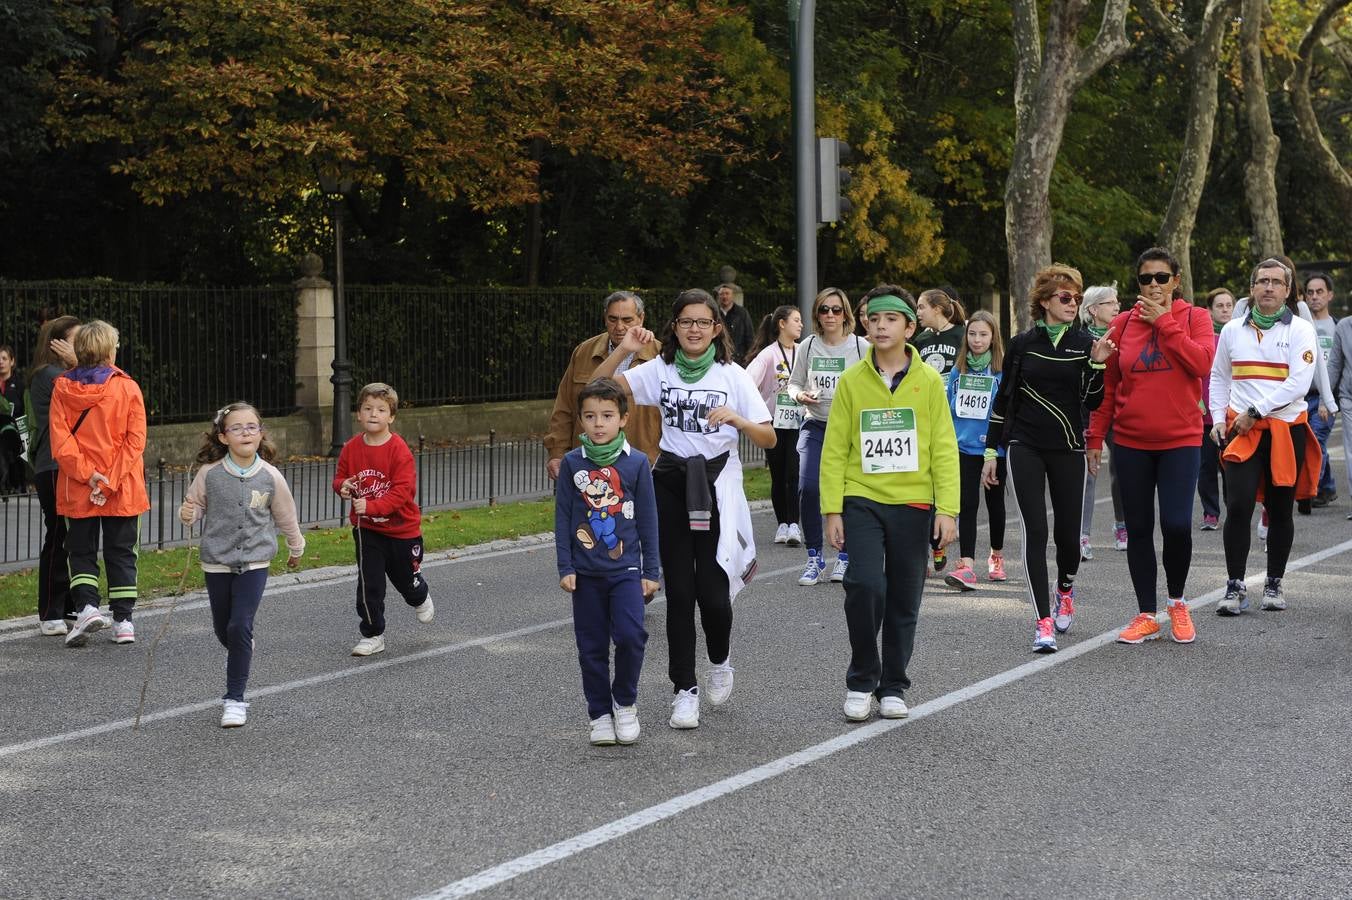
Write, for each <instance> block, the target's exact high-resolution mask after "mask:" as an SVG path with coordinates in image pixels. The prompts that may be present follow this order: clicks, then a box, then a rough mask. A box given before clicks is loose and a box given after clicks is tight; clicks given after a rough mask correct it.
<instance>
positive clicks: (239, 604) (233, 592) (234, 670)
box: [206, 569, 268, 701]
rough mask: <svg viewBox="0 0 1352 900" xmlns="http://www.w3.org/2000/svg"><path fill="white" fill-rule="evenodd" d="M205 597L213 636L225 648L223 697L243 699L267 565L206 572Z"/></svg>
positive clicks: (266, 581) (251, 658)
mask: <svg viewBox="0 0 1352 900" xmlns="http://www.w3.org/2000/svg"><path fill="white" fill-rule="evenodd" d="M206 582H207V599H208V600H210V601H211V626H212V628H213V630H215V632H216V640H218V641H220V642H221V646H222V647H224V648H225V649H226V653H227V655H226V658H225V699H226V700H239V701H243V700H244V686H245V684H247V683H248V681H249V664H250V663H251V662H252V661H253V623H254V616H255V615H257V613H258V604H260V603H262V602H263V588H264V587H266V586H267V583H268V570H267V569H250V570H249V571H247V572H241V573H239V574H235V573H233V572H207V573H206Z"/></svg>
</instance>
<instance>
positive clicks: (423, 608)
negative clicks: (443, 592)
mask: <svg viewBox="0 0 1352 900" xmlns="http://www.w3.org/2000/svg"><path fill="white" fill-rule="evenodd" d="M413 612H414V614H415V615H417V617H418V621H419V622H422V623H423V624H424V625H425V624H427V623H428V622H430V621H432V617H433V616H435V615H436V614H437V608H436V607H435V606H433V605H432V598H431V597H428V598H427V599H426V600H424V601H423V602H422V603H419V604H418V605H417V606H415V607H413Z"/></svg>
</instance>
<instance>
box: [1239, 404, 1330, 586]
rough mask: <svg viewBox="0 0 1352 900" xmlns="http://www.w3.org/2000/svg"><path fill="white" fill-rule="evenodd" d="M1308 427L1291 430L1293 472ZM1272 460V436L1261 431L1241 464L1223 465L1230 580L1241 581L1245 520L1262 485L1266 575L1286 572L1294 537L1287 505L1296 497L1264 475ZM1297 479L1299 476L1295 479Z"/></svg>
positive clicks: (1246, 542) (1301, 465)
mask: <svg viewBox="0 0 1352 900" xmlns="http://www.w3.org/2000/svg"><path fill="white" fill-rule="evenodd" d="M1308 434H1309V429H1308V428H1307V427H1306V426H1305V425H1296V426H1294V427H1292V429H1291V446H1292V447H1293V448H1294V449H1295V451H1296V473H1297V475H1299V473H1300V471H1301V470H1302V469H1304V468H1305V439H1306V437H1307V436H1308ZM1271 459H1272V435H1271V433H1270V432H1268V431H1266V430H1265V431H1264V432H1263V435H1262V437H1260V438H1259V439H1258V448H1257V449H1256V450H1254V451H1253V455H1252V456H1250V457H1249V458H1248V459H1246V460H1244V462H1241V463H1235V462H1227V463H1224V466H1225V530H1224V532H1223V534H1224V535H1225V571H1226V573H1227V575H1228V577H1229V578H1230V579H1232V580H1234V581H1243V580H1244V569H1245V568H1246V567H1247V566H1248V563H1249V535H1250V534H1251V533H1252V532H1251V531H1250V530H1249V523H1250V521H1251V520H1252V519H1253V508H1254V505H1255V504H1256V503H1257V502H1258V488H1259V487H1260V486H1261V487H1262V488H1263V508H1264V509H1266V510H1267V515H1268V537H1267V574H1268V577H1269V578H1281V577H1282V576H1283V575H1285V574H1286V561H1287V559H1289V558H1290V556H1291V543H1292V541H1294V540H1295V537H1296V523H1295V522H1294V521H1293V520H1292V518H1291V506H1292V504H1293V503H1294V502H1295V499H1296V487H1295V485H1291V486H1290V487H1274V486H1273V485H1272V484H1271V481H1270V479H1269V477H1268V472H1269V466H1270V461H1271ZM1297 481H1299V478H1297Z"/></svg>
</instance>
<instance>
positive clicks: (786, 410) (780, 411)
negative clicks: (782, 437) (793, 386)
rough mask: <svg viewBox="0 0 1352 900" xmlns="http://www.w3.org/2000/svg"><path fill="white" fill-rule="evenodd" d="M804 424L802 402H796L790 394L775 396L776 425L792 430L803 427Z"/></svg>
mask: <svg viewBox="0 0 1352 900" xmlns="http://www.w3.org/2000/svg"><path fill="white" fill-rule="evenodd" d="M802 426H803V407H802V404H799V403H795V402H794V399H793V398H792V397H790V396H789V395H788V394H778V395H776V396H775V418H774V427H776V428H787V429H790V430H793V429H796V428H801V427H802Z"/></svg>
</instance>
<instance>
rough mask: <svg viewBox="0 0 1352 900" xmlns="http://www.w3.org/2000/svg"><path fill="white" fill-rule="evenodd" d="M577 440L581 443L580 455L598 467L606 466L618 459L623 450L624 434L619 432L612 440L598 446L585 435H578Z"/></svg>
mask: <svg viewBox="0 0 1352 900" xmlns="http://www.w3.org/2000/svg"><path fill="white" fill-rule="evenodd" d="M578 440H580V441H581V442H582V453H583V455H585V456H586V457H587V459H588V460H590V461H591V462H594V463H596V464H597V465H598V466H608V465H610V464H611V463H613V462H614V461H615V460H617V459H619V458H620V453H621V452H622V451H623V450H624V432H623V431H621V432H619V433H618V434H616V435H615V437H614V438H612V439H611V440H609V441H607V442H606V443H604V444H598V443H596V442H595V441H593V440H592V439H591V437H589V436H588V435H587V434H585V433H584V434H580V435H578Z"/></svg>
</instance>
